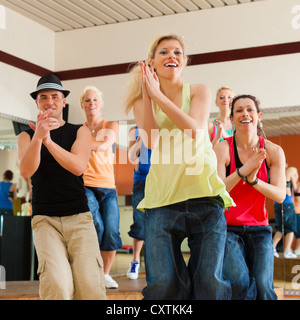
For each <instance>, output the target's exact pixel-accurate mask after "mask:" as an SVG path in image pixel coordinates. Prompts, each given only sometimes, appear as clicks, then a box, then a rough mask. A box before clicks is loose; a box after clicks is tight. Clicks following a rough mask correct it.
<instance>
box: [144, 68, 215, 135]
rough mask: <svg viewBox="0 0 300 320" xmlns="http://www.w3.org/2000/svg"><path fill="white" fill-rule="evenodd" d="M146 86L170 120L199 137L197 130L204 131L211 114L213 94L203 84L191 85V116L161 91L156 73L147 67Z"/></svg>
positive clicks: (145, 73) (145, 70)
mask: <svg viewBox="0 0 300 320" xmlns="http://www.w3.org/2000/svg"><path fill="white" fill-rule="evenodd" d="M143 76H144V85H145V88H146V90H147V93H148V95H149V97H150V98H151V99H152V100H153V101H154V102H155V103H156V104H157V105H158V106H159V107H160V108H161V109H162V111H163V112H164V113H165V114H166V115H167V116H168V117H169V118H170V120H171V121H172V122H173V123H174V124H175V125H176V126H177V127H178V128H179V129H180V130H182V131H185V130H190V132H187V131H185V133H186V134H188V135H189V136H191V137H192V138H193V139H195V138H196V137H197V133H198V132H197V130H199V129H204V127H205V125H206V123H207V121H208V118H209V112H210V106H211V92H210V89H209V88H208V87H207V86H205V85H202V84H194V85H191V106H190V112H189V114H186V113H185V112H184V111H183V110H181V109H180V108H178V107H177V106H176V105H175V104H174V103H173V102H172V101H171V100H170V99H169V98H168V97H166V96H165V95H164V94H163V93H162V92H161V90H160V87H159V83H158V81H157V80H156V79H155V74H154V72H153V71H152V70H151V69H150V68H149V67H148V66H147V65H146V66H144V74H143Z"/></svg>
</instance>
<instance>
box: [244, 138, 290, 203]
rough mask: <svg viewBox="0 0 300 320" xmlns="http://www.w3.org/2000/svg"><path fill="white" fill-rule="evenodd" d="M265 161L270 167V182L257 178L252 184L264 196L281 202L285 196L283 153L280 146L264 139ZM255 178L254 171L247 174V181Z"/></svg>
mask: <svg viewBox="0 0 300 320" xmlns="http://www.w3.org/2000/svg"><path fill="white" fill-rule="evenodd" d="M266 151H267V162H268V164H269V167H270V183H266V182H264V181H261V180H258V183H257V184H256V185H254V186H253V188H255V189H256V190H257V191H259V192H261V193H262V194H264V195H265V196H266V197H268V198H270V199H272V200H274V201H277V202H279V203H281V202H282V201H283V200H284V199H285V196H286V188H285V185H286V181H285V180H286V179H285V155H284V152H283V150H282V148H281V147H280V146H278V145H275V144H274V143H272V142H270V141H268V140H266ZM255 178H256V173H255V172H254V173H252V174H250V175H249V176H248V178H247V179H248V181H250V182H252V181H254V180H255Z"/></svg>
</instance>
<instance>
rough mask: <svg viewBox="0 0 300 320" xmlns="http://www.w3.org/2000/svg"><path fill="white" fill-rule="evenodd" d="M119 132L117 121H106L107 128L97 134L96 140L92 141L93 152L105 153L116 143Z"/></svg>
mask: <svg viewBox="0 0 300 320" xmlns="http://www.w3.org/2000/svg"><path fill="white" fill-rule="evenodd" d="M118 132H119V123H118V122H117V121H108V122H107V127H106V128H105V129H102V130H100V131H99V132H98V134H97V138H96V139H97V140H96V141H92V150H93V151H106V150H107V149H108V148H109V147H111V146H112V145H113V144H114V143H116V142H117V136H118Z"/></svg>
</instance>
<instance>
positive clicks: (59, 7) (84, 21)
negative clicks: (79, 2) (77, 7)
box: [39, 0, 94, 27]
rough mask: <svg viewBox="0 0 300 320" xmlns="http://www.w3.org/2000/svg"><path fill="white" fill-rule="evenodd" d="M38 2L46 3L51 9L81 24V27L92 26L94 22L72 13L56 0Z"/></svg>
mask: <svg viewBox="0 0 300 320" xmlns="http://www.w3.org/2000/svg"><path fill="white" fill-rule="evenodd" d="M39 1H40V2H42V3H44V4H45V5H47V6H48V7H49V8H52V9H53V10H56V11H59V12H60V13H61V14H63V15H65V16H66V17H68V18H69V19H71V20H73V21H74V22H75V23H78V24H80V25H82V27H93V26H94V24H93V23H91V22H90V21H88V20H87V19H84V18H82V17H81V16H79V15H78V14H76V13H74V12H73V11H71V10H69V9H68V8H66V7H64V6H63V5H62V4H61V3H59V2H56V1H49V0H39Z"/></svg>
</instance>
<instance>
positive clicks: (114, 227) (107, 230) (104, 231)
mask: <svg viewBox="0 0 300 320" xmlns="http://www.w3.org/2000/svg"><path fill="white" fill-rule="evenodd" d="M84 188H85V193H86V196H87V199H88V206H89V209H90V211H91V213H92V216H93V220H94V225H95V228H96V231H97V236H98V242H99V246H100V249H101V250H103V251H114V250H117V249H119V248H120V247H122V240H121V237H120V233H119V223H120V212H119V205H118V198H117V193H116V190H115V189H108V188H95V187H84Z"/></svg>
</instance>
